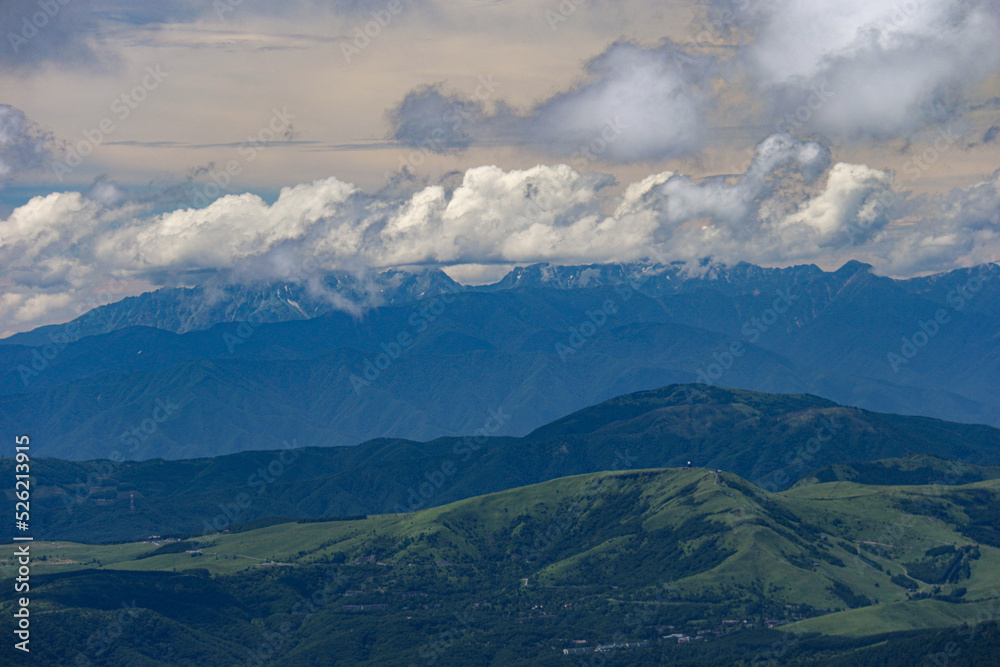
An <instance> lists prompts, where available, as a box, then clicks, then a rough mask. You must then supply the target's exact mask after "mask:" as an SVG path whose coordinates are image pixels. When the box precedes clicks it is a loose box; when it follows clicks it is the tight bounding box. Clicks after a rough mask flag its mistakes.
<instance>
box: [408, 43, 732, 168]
mask: <svg viewBox="0 0 1000 667" xmlns="http://www.w3.org/2000/svg"><path fill="white" fill-rule="evenodd" d="M714 67H715V64H714V60H713V59H711V58H708V57H704V56H698V57H695V56H691V55H689V54H687V53H685V52H684V51H683V50H681V49H679V48H678V47H676V46H675V45H674V44H672V43H669V42H668V43H665V44H663V45H661V46H659V47H656V48H643V47H640V46H638V45H636V44H632V43H630V42H617V43H615V44H613V45H612V46H611V47H609V48H608V49H607V50H606V51H605V52H604V53H602V54H600V55H599V56H597V57H596V58H594V59H593V60H591V61H590V62H589V63H588V64H587V66H586V68H585V78H584V80H583V81H582V82H580V83H579V84H578V85H576V86H574V87H572V88H570V89H568V90H566V91H563V92H561V93H559V94H557V95H554V96H553V97H551V98H549V99H546V100H543V101H540V102H538V103H537V104H535V105H534V106H533V107H532V108H530V109H528V110H526V111H523V112H519V111H517V110H515V109H512V108H511V107H509V106H507V105H506V104H504V103H502V102H501V101H495V102H494V104H492V105H490V104H489V103H488V102H489V101H491V100H495V99H496V97H497V96H498V95H500V94H501V93H502V90H501V91H500V92H497V88H502V85H503V84H502V82H498V83H496V84H491V82H490V81H488V80H481V82H480V85H479V87H478V88H477V89H476V91H475V93H474V95H473V96H471V97H462V96H459V95H455V94H448V93H445V92H443V90H442V88H441V87H440V86H430V87H422V88H418V89H416V90H413V91H411V92H410V93H409V94H407V96H406V97H405V98H404V99H403V100H402V101H401V102H400V103H399V105H398V106H397V107H396V108H394V109H392V110H391V111H390V112H389V118H390V122H391V131H390V136H391V137H392V138H394V139H396V140H398V141H400V142H402V143H404V144H406V145H409V146H416V147H421V148H424V149H426V150H429V151H432V152H438V153H445V152H449V151H454V150H460V149H464V148H467V147H469V146H470V145H473V144H480V145H481V144H507V145H510V144H527V145H530V146H532V147H537V148H540V149H542V150H543V151H545V152H548V153H549V154H552V155H558V156H563V157H567V156H569V157H571V158H572V159H573V161H574V166H586V165H587V164H589V163H590V162H592V161H595V160H602V161H608V162H617V163H627V162H637V161H644V160H661V159H665V158H670V157H677V156H682V155H688V154H690V153H693V152H695V151H697V150H698V149H699V148H700V147H701V146H702V144H703V142H704V140H705V136H704V134H705V132H704V130H705V128H704V122H705V114H706V113H708V111H709V110H710V106H711V104H710V100H711V95H710V77H711V74H712V73H713V71H714Z"/></svg>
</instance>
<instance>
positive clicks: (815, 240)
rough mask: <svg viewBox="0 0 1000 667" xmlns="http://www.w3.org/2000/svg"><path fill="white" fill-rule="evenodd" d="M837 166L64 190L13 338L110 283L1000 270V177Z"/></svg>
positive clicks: (793, 153)
mask: <svg viewBox="0 0 1000 667" xmlns="http://www.w3.org/2000/svg"><path fill="white" fill-rule="evenodd" d="M830 163H831V159H830V153H829V150H828V149H827V148H826V147H824V146H823V145H821V144H819V143H816V142H803V141H798V140H795V139H793V138H792V137H790V136H789V135H775V136H772V137H769V138H768V139H766V140H765V141H763V142H761V143H760V144H759V145H758V146H757V150H756V153H755V157H754V159H753V160H752V161H751V163H750V166H749V167H748V168H747V170H746V172H745V173H744V174H742V175H739V176H738V177H725V178H724V177H716V178H709V179H705V180H703V181H700V182H699V181H695V180H694V179H692V178H690V177H689V176H686V175H683V174H678V173H673V172H663V173H658V174H653V175H651V176H648V177H646V178H644V179H642V180H641V181H639V182H637V183H632V184H629V185H627V186H625V187H624V188H623V189H621V190H619V189H617V188H616V187H614V186H615V185H616V184H615V182H614V179H612V178H611V177H609V176H606V175H601V174H596V173H587V174H581V173H580V172H578V171H576V170H574V169H573V168H571V167H570V166H568V165H564V164H557V165H551V166H547V165H539V166H536V167H533V168H531V169H524V170H512V171H504V170H503V169H500V168H499V167H496V166H481V167H475V168H472V169H469V170H467V171H466V172H465V173H464V175H463V176H462V180H461V183H460V184H458V185H457V186H455V187H454V188H445V187H443V186H440V185H431V186H427V187H424V188H422V189H419V190H417V191H415V192H413V193H411V194H409V195H398V194H395V195H391V196H390V195H384V196H382V195H371V194H368V193H365V192H362V191H360V190H359V189H357V188H356V187H355V186H353V185H350V184H348V183H344V182H342V181H339V180H338V179H336V178H329V179H325V180H318V181H314V182H312V183H307V184H302V185H297V186H294V187H288V188H285V189H283V190H282V191H281V194H280V196H279V197H278V199H277V200H276V201H275V202H274V203H273V204H268V203H267V202H265V201H264V200H262V199H261V198H259V197H257V196H256V195H252V194H243V195H232V196H227V197H223V198H221V199H219V200H217V201H216V202H214V203H212V204H211V205H209V206H207V207H205V208H202V209H190V208H185V209H178V210H175V211H170V212H167V213H163V214H158V215H148V214H144V213H143V212H142V211H141V210H140V209H139V208H138V207H137V206H136V205H133V204H128V203H116V202H117V200H116V199H114V198H112V199H105V200H95V199H91V198H88V197H85V196H83V195H81V194H79V193H56V194H52V195H49V196H47V197H37V198H35V199H32V200H31V201H30V202H28V203H27V204H25V205H24V206H21V207H20V208H17V209H16V210H15V211H14V212H13V213H12V214H11V215H10V216H9V217H8V218H7V219H5V220H0V284H2V285H5V289H4V292H5V294H4V296H3V298H2V299H0V319H2V320H3V321H4V325H3V326H0V330H14V329H23V328H25V327H28V326H30V325H37V324H41V323H46V322H51V321H59V320H60V319H68V317H67V315H69V316H71V315H73V314H75V313H70V312H69V311H70V309H71V306H72V305H73V304H76V303H78V302H79V301H80V300H81V299H83V298H85V297H86V296H87V295H89V294H90V293H91V292H92V289H91V287H90V286H91V285H95V284H101V283H104V282H107V281H108V280H115V281H118V282H119V283H120V284H123V285H124V284H128V285H140V286H142V285H147V284H150V283H152V284H158V285H162V284H191V283H193V282H202V281H204V279H205V276H206V275H213V274H216V275H220V276H221V277H222V278H224V279H228V280H233V281H243V282H250V281H256V280H265V279H277V280H283V279H290V280H299V281H302V282H306V283H307V284H309V285H311V284H312V282H316V281H315V280H314V279H315V277H316V276H317V275H318V274H319V273H321V272H322V271H324V270H334V269H339V270H364V269H366V268H367V269H379V268H386V267H405V266H413V265H438V266H443V267H448V268H449V269H450V270H451V271H452V272H453V273H455V275H475V274H481V273H483V271H484V269H483V268H482V267H489V266H501V265H503V266H509V265H512V264H522V265H523V264H527V263H532V262H539V261H549V262H553V263H563V264H570V263H590V262H616V261H632V260H638V259H642V258H648V257H650V256H651V255H653V256H656V257H658V258H660V257H663V258H668V259H671V260H683V261H690V262H698V261H700V260H702V259H703V258H706V257H711V258H712V259H713V260H714V261H716V262H723V263H734V262H738V261H749V262H756V263H760V264H765V265H772V266H773V265H787V264H793V263H801V262H816V263H820V264H823V265H827V266H829V265H831V264H835V263H839V262H843V261H845V260H847V259H851V258H859V259H864V260H865V261H868V262H871V263H872V264H874V265H875V266H876V267H878V268H880V269H881V270H884V271H889V272H893V273H896V274H908V273H909V274H912V273H917V272H922V271H928V270H934V269H946V268H951V267H952V266H954V265H955V264H956V263H963V262H965V263H968V262H969V261H970V258H976V257H978V258H979V259H980V260H985V259H991V258H995V257H996V255H995V254H994V255H992V257H991V256H990V255H989V253H991V252H994V251H996V250H997V249H998V243H997V239H998V234H1000V214H998V211H1000V176H998V177H995V178H993V179H991V180H990V181H987V182H984V183H982V184H979V185H977V186H974V187H973V188H970V189H968V190H966V191H955V192H954V193H952V194H951V195H949V196H948V197H946V198H940V199H934V198H928V197H924V198H922V199H919V200H913V199H907V197H906V196H905V193H900V192H895V191H894V190H893V186H894V179H893V174H892V173H891V172H887V171H882V170H878V169H873V168H871V167H869V166H866V165H859V164H846V163H836V164H833V165H832V166H831V164H830ZM302 267H308V269H307V270H305V271H303V270H302ZM127 281H135V282H127ZM310 281H312V282H310ZM135 289H138V288H135ZM317 289H318V287H317ZM121 296H123V294H115V295H114V297H113V298H120V297H121ZM107 300H113V299H112V298H111V297H109V299H107ZM345 307H346V306H345Z"/></svg>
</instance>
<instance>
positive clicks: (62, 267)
mask: <svg viewBox="0 0 1000 667" xmlns="http://www.w3.org/2000/svg"><path fill="white" fill-rule="evenodd" d="M998 34H1000V3H997V2H995V0H893V1H891V2H890V1H880V0H707V1H704V2H686V1H685V2H680V1H676V2H675V1H673V0H670V1H664V0H659V1H652V0H620V1H619V0H616V1H614V2H611V1H609V0H561V1H556V0H551V1H549V0H532V1H528V0H498V1H489V0H450V1H448V2H441V1H437V0H385V1H382V0H373V1H368V0H327V1H321V0H291V1H286V2H277V1H265V0H214V1H213V2H194V1H193V0H162V1H161V2H157V3H140V2H124V1H119V2H113V1H111V0H4V2H2V3H0V335H9V334H11V333H14V332H16V331H23V330H27V329H31V328H34V327H36V326H39V325H42V324H48V323H56V322H63V321H67V320H68V319H71V318H72V317H74V316H76V315H77V314H79V313H81V312H83V310H85V309H87V308H89V307H93V306H94V305H97V304H100V303H105V302H109V301H116V300H118V299H120V298H122V297H124V296H128V295H131V294H137V293H140V292H143V291H148V290H150V289H155V288H157V287H160V286H176V285H194V284H199V283H204V282H206V281H223V282H253V281H260V280H274V281H278V280H287V279H290V278H293V277H298V276H301V275H302V273H303V270H302V267H309V271H312V272H316V271H320V272H322V271H327V270H348V271H355V272H359V273H363V272H365V271H372V270H379V269H383V268H388V267H414V268H422V267H439V268H441V269H443V270H445V271H446V272H448V273H449V274H450V275H452V277H455V278H456V279H458V280H460V281H462V282H487V281H491V280H494V279H496V278H497V277H499V276H500V275H502V274H503V273H505V272H506V271H507V270H509V269H510V268H511V267H512V266H515V265H525V264H530V263H535V262H551V263H559V264H582V263H596V262H624V261H644V260H652V261H682V262H686V263H689V264H690V265H691V266H698V265H702V264H704V262H706V261H710V262H717V263H729V264H731V263H735V262H739V261H747V262H752V263H756V264H760V265H764V266H789V265H795V264H816V265H818V266H821V267H823V268H825V269H833V268H837V267H838V266H840V265H842V264H843V263H845V262H846V261H848V260H850V259H859V260H861V261H864V262H868V263H870V264H872V265H873V266H874V267H875V270H876V271H877V272H878V273H881V274H884V275H892V276H913V275H923V274H927V273H934V272H940V271H947V270H950V269H953V268H956V267H962V266H969V265H974V264H979V263H982V262H987V261H998V259H1000V40H998V39H997V35H998Z"/></svg>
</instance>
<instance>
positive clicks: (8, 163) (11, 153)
mask: <svg viewBox="0 0 1000 667" xmlns="http://www.w3.org/2000/svg"><path fill="white" fill-rule="evenodd" d="M52 148H53V139H52V135H51V134H49V133H48V132H46V131H44V130H43V129H41V128H40V127H39V126H38V125H37V124H35V123H34V122H32V121H31V120H29V119H28V117H27V116H25V115H24V112H23V111H21V110H20V109H17V108H15V107H12V106H10V105H9V104H0V182H3V181H5V180H9V179H13V178H14V177H15V176H17V174H18V173H19V172H23V171H29V170H32V169H40V168H42V167H43V166H44V165H45V163H46V161H47V160H49V159H50V158H51V156H52Z"/></svg>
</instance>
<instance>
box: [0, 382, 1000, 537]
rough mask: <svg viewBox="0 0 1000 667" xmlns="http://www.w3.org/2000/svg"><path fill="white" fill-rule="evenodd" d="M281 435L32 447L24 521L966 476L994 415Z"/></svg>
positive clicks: (110, 533) (733, 394) (715, 401)
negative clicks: (689, 468) (300, 441)
mask: <svg viewBox="0 0 1000 667" xmlns="http://www.w3.org/2000/svg"><path fill="white" fill-rule="evenodd" d="M503 418H504V415H503V414H500V413H497V414H496V419H497V420H501V419H503ZM285 444H286V448H285V449H277V450H271V451H261V452H243V453H239V454H231V455H227V456H222V457H214V458H203V459H188V460H179V461H165V460H150V461H141V462H136V461H124V460H94V461H84V462H79V461H65V460H58V459H51V458H44V457H39V458H37V459H35V460H34V463H33V468H32V471H33V473H34V474H35V476H36V491H35V494H34V498H33V502H34V503H35V504H36V507H37V509H38V510H39V511H38V512H37V513H36V515H35V516H36V518H35V528H36V530H37V531H38V533H37V534H38V535H39V537H45V538H48V539H72V540H85V541H98V542H100V541H114V540H128V539H138V538H142V537H145V536H147V535H152V534H158V535H167V534H173V533H197V534H200V533H203V532H206V531H207V532H214V531H215V530H220V529H224V528H231V527H233V526H235V525H237V524H241V523H244V522H246V521H251V520H256V519H261V518H266V517H313V518H322V517H326V518H330V517H337V516H345V515H359V514H361V515H364V514H377V513H385V512H392V511H408V510H415V509H421V508H426V507H430V506H435V505H441V504H444V503H448V502H452V501H455V500H459V499H462V498H469V497H472V496H478V495H482V494H484V493H492V492H496V491H502V490H504V489H509V488H512V487H515V486H522V485H527V484H534V483H537V482H542V481H545V480H549V479H554V478H557V477H565V476H567V475H576V474H582V473H592V472H599V471H607V470H621V469H627V468H635V467H663V466H681V465H685V464H686V463H687V462H688V461H693V462H694V464H695V465H699V466H709V467H712V468H721V469H724V470H726V471H728V472H732V473H734V474H737V475H740V476H742V477H745V478H747V479H751V480H754V481H755V482H756V483H757V484H759V485H761V486H763V487H764V488H765V489H768V490H771V491H776V490H779V489H783V488H785V487H787V486H789V485H790V484H792V483H794V482H795V481H796V480H799V479H800V478H803V477H809V476H813V477H818V478H820V479H823V480H824V481H826V480H830V481H833V480H835V479H855V478H856V477H857V475H855V476H850V475H846V474H845V473H837V474H828V473H827V472H825V471H820V472H814V471H817V470H818V469H820V468H825V467H827V466H831V465H833V464H842V466H845V467H843V470H846V469H847V468H849V467H850V466H854V467H855V469H862V468H863V466H865V465H872V466H873V465H878V464H868V463H867V462H871V461H876V460H878V459H887V458H891V457H899V456H904V455H907V454H920V455H933V456H937V457H943V458H945V459H950V460H953V461H959V462H961V465H963V466H965V467H966V468H964V469H963V468H958V467H956V466H958V465H959V464H948V465H950V466H952V467H953V468H954V469H955V472H949V471H950V470H951V468H947V469H945V468H942V466H944V465H945V464H940V465H938V468H939V469H940V470H939V471H938V472H940V474H937V475H936V476H933V475H932V477H933V479H926V480H925V479H924V478H921V479H915V478H911V477H895V478H893V480H894V481H893V483H915V482H920V481H928V482H930V481H938V480H945V482H946V483H957V482H968V481H973V479H972V478H970V477H969V476H968V473H967V472H965V470H966V469H968V470H973V469H974V466H976V465H998V464H1000V430H998V429H994V428H991V427H987V426H975V425H967V424H954V423H949V422H943V421H939V420H936V419H929V418H926V417H904V416H899V415H887V414H880V413H874V412H868V411H865V410H860V409H857V408H848V407H844V406H840V405H837V404H836V403H833V402H832V401H829V400H826V399H823V398H819V397H816V396H809V395H792V396H790V395H780V394H778V395H776V394H763V393H758V392H751V391H747V390H737V389H723V388H720V387H713V386H708V385H671V386H667V387H663V388H661V389H658V390H653V391H647V392H639V393H634V394H628V395H625V396H620V397H617V398H614V399H610V400H608V401H605V402H603V403H600V404H598V405H595V406H592V407H590V408H586V409H584V410H581V411H578V412H576V413H573V414H571V415H569V416H566V417H564V418H562V419H559V420H557V421H555V422H552V423H550V424H548V425H546V426H543V427H541V428H539V429H537V430H535V431H533V432H532V433H530V434H528V435H526V436H524V437H522V438H512V437H487V436H486V435H485V434H482V433H480V434H476V433H473V434H472V435H469V436H464V437H461V438H438V439H435V440H432V441H429V442H414V441H408V440H398V439H396V440H394V439H379V440H373V441H369V442H366V443H364V444H361V445H358V446H355V447H336V448H329V447H327V448H319V447H297V448H293V447H292V445H293V444H294V443H292V442H291V441H288V442H286V443H285ZM35 448H37V449H39V450H42V447H40V446H38V445H37V444H36V445H33V451H34V449H35ZM12 466H13V460H12V459H0V472H3V473H4V474H7V473H9V474H13V470H12ZM898 467H899V466H896V468H898ZM925 467H926V466H925ZM837 470H841V468H837ZM883 474H884V470H883ZM923 474H925V477H926V475H929V474H930V473H926V471H925V473H923ZM963 475H965V476H963ZM862 481H863V480H862Z"/></svg>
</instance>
